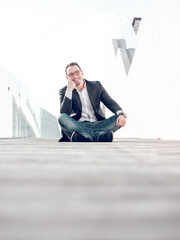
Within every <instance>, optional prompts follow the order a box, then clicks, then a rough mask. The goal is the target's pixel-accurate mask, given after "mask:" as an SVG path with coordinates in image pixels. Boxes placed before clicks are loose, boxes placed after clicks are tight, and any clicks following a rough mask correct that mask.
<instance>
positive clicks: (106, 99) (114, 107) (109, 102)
mask: <svg viewBox="0 0 180 240" xmlns="http://www.w3.org/2000/svg"><path fill="white" fill-rule="evenodd" d="M99 84H100V88H101V99H100V100H101V102H102V103H103V104H104V105H105V106H106V107H107V108H108V109H109V110H110V111H112V112H113V113H115V114H116V113H117V111H119V110H122V108H121V107H120V106H119V105H118V103H117V102H116V101H115V100H113V99H112V98H111V97H110V95H109V94H108V93H107V91H106V90H105V88H104V87H103V85H102V84H101V83H100V82H99ZM122 111H123V110H122Z"/></svg>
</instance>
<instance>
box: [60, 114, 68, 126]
mask: <svg viewBox="0 0 180 240" xmlns="http://www.w3.org/2000/svg"><path fill="white" fill-rule="evenodd" d="M67 116H68V117H69V115H67V114H66V113H62V114H60V115H59V117H58V123H59V124H60V125H61V124H62V122H63V121H64V119H65V118H67Z"/></svg>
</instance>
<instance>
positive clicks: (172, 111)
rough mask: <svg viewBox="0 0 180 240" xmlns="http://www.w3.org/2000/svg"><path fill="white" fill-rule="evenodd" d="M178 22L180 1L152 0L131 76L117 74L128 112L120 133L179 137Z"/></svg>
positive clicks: (166, 137) (179, 53) (132, 135)
mask: <svg viewBox="0 0 180 240" xmlns="http://www.w3.org/2000/svg"><path fill="white" fill-rule="evenodd" d="M179 24H180V14H179V1H178V0H171V1H170V0H158V1H157V0H152V2H151V6H150V9H149V12H148V15H147V17H146V19H145V20H144V22H143V23H142V24H141V25H140V29H139V33H138V34H139V39H138V44H137V47H136V51H135V55H134V59H133V62H132V65H131V68H130V72H129V75H128V77H127V79H125V78H121V76H120V75H119V76H117V78H119V81H120V83H122V82H123V81H126V83H125V84H122V85H123V87H124V88H125V89H124V92H125V93H126V94H124V97H123V102H125V105H124V106H123V107H124V110H125V111H126V112H127V114H128V119H127V126H126V129H124V130H123V131H122V133H121V132H120V131H119V132H118V136H126V137H141V138H162V139H180V127H179V123H180V96H179V90H180V67H179V56H180V47H179V44H180V27H179ZM116 91H117V90H116ZM119 102H120V98H119Z"/></svg>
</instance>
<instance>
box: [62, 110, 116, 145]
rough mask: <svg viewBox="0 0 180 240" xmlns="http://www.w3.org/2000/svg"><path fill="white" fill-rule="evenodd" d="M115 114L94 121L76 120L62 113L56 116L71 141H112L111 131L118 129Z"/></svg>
mask: <svg viewBox="0 0 180 240" xmlns="http://www.w3.org/2000/svg"><path fill="white" fill-rule="evenodd" d="M116 119H117V116H116V115H114V116H112V117H110V118H108V119H105V120H102V121H96V122H86V121H85V122H78V121H76V120H74V119H73V118H71V117H70V116H69V115H68V114H66V113H63V114H61V115H60V117H59V118H58V122H59V124H60V126H61V129H62V130H63V132H64V133H65V134H66V136H67V137H68V139H69V140H70V141H73V142H112V141H113V132H115V131H117V130H118V129H120V127H117V126H116Z"/></svg>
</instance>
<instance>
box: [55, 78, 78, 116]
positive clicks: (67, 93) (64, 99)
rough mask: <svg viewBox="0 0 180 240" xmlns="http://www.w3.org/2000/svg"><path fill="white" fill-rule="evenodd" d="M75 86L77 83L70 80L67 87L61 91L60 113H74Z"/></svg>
mask: <svg viewBox="0 0 180 240" xmlns="http://www.w3.org/2000/svg"><path fill="white" fill-rule="evenodd" d="M74 88H75V83H74V82H73V81H71V80H68V83H67V87H66V88H63V89H61V90H60V91H59V95H60V113H66V114H68V115H70V114H71V113H72V91H73V90H74Z"/></svg>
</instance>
